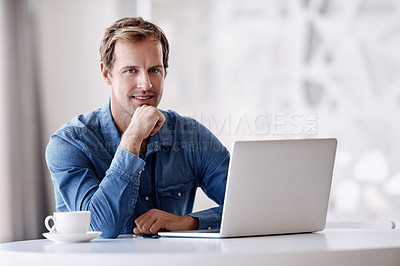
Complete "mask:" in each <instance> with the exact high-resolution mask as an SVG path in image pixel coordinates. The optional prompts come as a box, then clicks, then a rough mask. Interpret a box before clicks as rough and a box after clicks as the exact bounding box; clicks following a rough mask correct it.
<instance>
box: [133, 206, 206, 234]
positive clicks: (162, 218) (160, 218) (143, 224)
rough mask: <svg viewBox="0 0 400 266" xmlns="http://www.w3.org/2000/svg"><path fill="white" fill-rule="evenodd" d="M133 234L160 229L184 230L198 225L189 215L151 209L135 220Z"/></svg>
mask: <svg viewBox="0 0 400 266" xmlns="http://www.w3.org/2000/svg"><path fill="white" fill-rule="evenodd" d="M135 223H136V226H137V227H135V228H134V229H133V232H134V233H135V234H137V235H138V234H157V233H158V232H159V231H160V230H168V231H184V230H193V229H197V228H198V227H199V221H198V220H197V219H196V218H193V217H191V216H189V215H183V216H181V215H176V214H171V213H168V212H164V211H161V210H157V209H151V210H150V211H148V212H146V213H145V214H143V215H141V216H140V217H139V218H137V219H136V220H135Z"/></svg>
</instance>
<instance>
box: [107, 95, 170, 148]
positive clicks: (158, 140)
mask: <svg viewBox="0 0 400 266" xmlns="http://www.w3.org/2000/svg"><path fill="white" fill-rule="evenodd" d="M160 112H161V113H162V114H163V115H164V116H165V122H164V124H163V126H162V127H161V129H160V131H158V132H157V133H156V134H155V135H154V136H152V137H150V140H149V143H148V144H147V151H146V154H150V153H152V152H157V151H159V150H161V149H162V147H171V146H172V144H173V132H174V125H173V123H172V121H170V120H169V119H168V115H167V114H168V113H167V112H166V111H162V110H160ZM100 124H101V130H102V133H103V137H104V140H105V143H106V147H107V149H108V150H109V151H110V153H112V154H115V152H116V151H117V148H118V145H119V143H120V142H121V134H120V133H119V132H118V129H117V127H116V126H115V123H114V119H113V118H112V115H111V98H108V100H107V102H106V103H105V104H104V106H103V107H102V108H101V110H100Z"/></svg>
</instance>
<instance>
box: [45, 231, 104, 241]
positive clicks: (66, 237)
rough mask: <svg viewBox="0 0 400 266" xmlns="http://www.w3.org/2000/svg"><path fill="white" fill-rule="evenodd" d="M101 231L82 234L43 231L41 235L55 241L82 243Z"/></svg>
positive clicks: (96, 235)
mask: <svg viewBox="0 0 400 266" xmlns="http://www.w3.org/2000/svg"><path fill="white" fill-rule="evenodd" d="M101 233H102V232H91V231H89V232H87V233H84V234H58V233H43V236H44V237H45V238H47V239H49V240H51V241H54V242H56V243H82V242H89V241H90V240H92V239H94V238H96V237H98V236H99V235H101Z"/></svg>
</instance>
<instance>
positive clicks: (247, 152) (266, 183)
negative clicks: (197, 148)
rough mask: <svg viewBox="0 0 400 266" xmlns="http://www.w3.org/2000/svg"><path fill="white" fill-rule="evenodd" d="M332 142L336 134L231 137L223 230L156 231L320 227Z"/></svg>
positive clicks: (231, 232) (229, 232)
mask: <svg viewBox="0 0 400 266" xmlns="http://www.w3.org/2000/svg"><path fill="white" fill-rule="evenodd" d="M336 146H337V140H336V139H301V140H267V141H237V142H235V143H234V146H233V151H232V154H231V160H230V165H229V171H228V179H227V187H226V192H225V202H224V207H223V214H222V221H221V229H220V230H219V231H218V232H215V231H214V232H213V231H211V232H209V231H207V230H191V231H178V232H159V235H161V236H171V237H213V238H224V237H242V236H258V235H275V234H291V233H310V232H316V231H321V230H323V229H324V228H325V223H326V216H327V209H328V203H329V195H330V189H331V181H332V173H333V165H334V161H335V154H336Z"/></svg>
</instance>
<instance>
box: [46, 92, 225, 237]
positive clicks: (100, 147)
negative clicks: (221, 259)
mask: <svg viewBox="0 0 400 266" xmlns="http://www.w3.org/2000/svg"><path fill="white" fill-rule="evenodd" d="M161 112H162V113H163V114H164V116H165V118H166V121H165V123H164V125H163V126H162V128H161V130H160V131H159V132H158V133H157V134H155V135H154V136H152V137H151V138H150V140H149V143H148V146H147V150H146V154H140V156H139V157H138V156H136V155H134V154H132V153H130V152H128V151H126V150H123V149H120V148H118V145H119V143H120V140H121V135H120V134H119V132H118V130H117V128H116V127H115V124H114V122H113V119H112V116H111V111H110V100H108V101H107V103H106V104H105V105H104V106H103V107H102V108H101V109H98V110H96V111H94V112H92V113H90V114H83V115H79V116H77V117H75V118H74V119H73V120H71V121H70V122H68V123H67V124H65V125H64V126H62V127H61V128H60V129H59V130H58V131H57V132H56V133H55V134H54V135H53V136H51V138H50V142H49V144H48V146H47V149H46V161H47V165H48V168H49V170H50V173H51V178H52V181H53V185H54V193H55V199H56V207H57V211H76V210H89V211H91V217H92V218H91V224H90V228H91V230H93V231H102V232H103V234H102V236H103V237H109V238H112V237H117V236H118V235H119V234H132V230H133V228H134V227H135V223H134V221H135V219H136V218H137V217H139V216H140V215H142V214H143V213H145V212H147V211H148V210H150V209H152V208H156V209H160V210H163V211H166V212H170V213H175V214H178V215H185V214H189V215H191V216H193V217H197V218H198V219H199V229H206V228H209V227H211V228H219V226H220V223H221V215H222V205H223V201H224V195H225V186H226V177H227V172H228V163H229V152H228V151H227V149H226V148H225V147H224V146H223V145H222V144H221V143H220V142H219V141H218V139H217V138H216V137H215V136H214V135H213V134H212V133H211V132H210V131H209V130H208V129H206V128H205V127H204V126H202V125H201V124H200V123H198V122H197V121H195V120H194V119H191V118H187V117H182V116H179V115H178V114H177V113H175V112H173V111H161ZM197 187H201V188H202V189H203V191H204V192H205V194H206V195H207V196H208V197H209V198H211V199H212V200H214V201H215V202H216V203H217V204H218V205H219V206H218V207H215V208H211V209H208V210H204V211H200V212H196V213H192V208H193V203H194V198H195V193H196V189H197Z"/></svg>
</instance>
